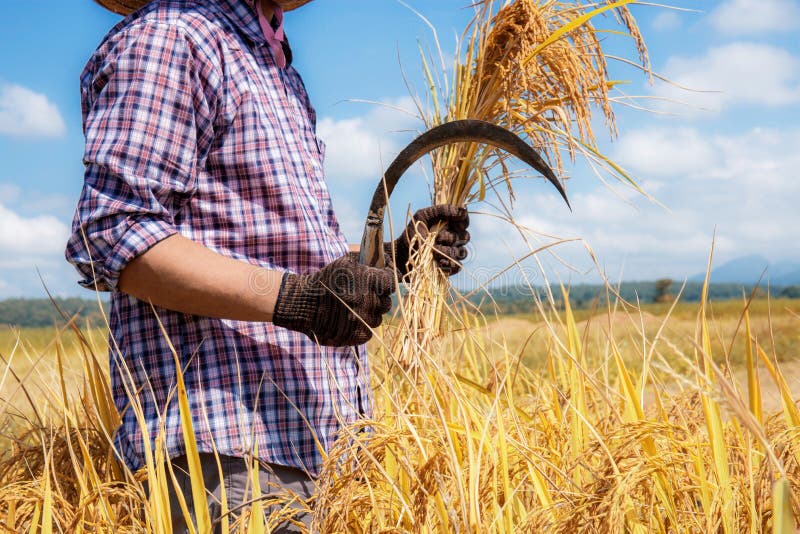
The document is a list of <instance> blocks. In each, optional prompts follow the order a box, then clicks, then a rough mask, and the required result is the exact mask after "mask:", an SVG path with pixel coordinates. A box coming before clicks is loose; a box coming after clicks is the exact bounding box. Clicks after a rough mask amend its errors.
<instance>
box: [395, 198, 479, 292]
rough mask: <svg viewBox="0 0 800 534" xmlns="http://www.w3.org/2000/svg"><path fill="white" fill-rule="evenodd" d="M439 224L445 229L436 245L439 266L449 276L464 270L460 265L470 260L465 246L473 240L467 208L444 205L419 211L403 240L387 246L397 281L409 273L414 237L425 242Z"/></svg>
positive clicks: (439, 235)
mask: <svg viewBox="0 0 800 534" xmlns="http://www.w3.org/2000/svg"><path fill="white" fill-rule="evenodd" d="M439 223H441V224H442V225H443V227H442V228H441V229H440V230H439V233H438V234H436V242H435V243H434V246H433V252H434V259H435V260H436V264H437V265H438V267H439V269H441V270H442V272H443V273H444V274H446V275H447V276H452V275H454V274H456V273H458V272H459V271H460V270H461V263H460V262H462V261H463V260H464V259H465V258H466V257H467V247H466V245H467V243H469V239H470V236H469V232H468V231H467V227H468V226H469V213H468V212H467V209H466V208H459V207H456V206H451V205H449V204H442V205H437V206H430V207H427V208H423V209H421V210H419V211H418V212H416V213H415V214H414V216H413V217H412V218H411V222H409V223H408V226H407V227H406V229H405V231H404V232H403V234H402V235H401V236H400V237H398V238H397V239H395V240H394V241H392V242H390V243H384V246H383V247H384V248H383V250H384V255H385V257H386V263H387V264H388V265H392V266H394V268H395V271H397V276H398V278H400V279H402V278H403V277H404V276H406V275H407V274H408V272H409V268H410V266H409V265H408V260H409V258H410V257H411V252H412V251H411V244H412V243H413V242H414V236H415V235H419V237H420V238H421V239H422V240H425V239H426V238H427V237H428V232H429V230H430V229H431V228H434V227H435V226H436V225H437V224H439Z"/></svg>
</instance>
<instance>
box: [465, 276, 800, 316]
mask: <svg viewBox="0 0 800 534" xmlns="http://www.w3.org/2000/svg"><path fill="white" fill-rule="evenodd" d="M667 281H669V280H668V279H663V280H656V281H650V282H623V283H622V284H620V285H619V286H618V287H617V288H616V291H617V292H618V294H619V296H620V297H622V298H623V299H624V300H626V301H627V302H630V303H640V304H646V303H651V302H661V303H665V304H667V306H668V305H669V304H671V303H672V302H673V301H674V298H675V297H676V296H677V295H678V293H680V300H681V302H700V299H701V297H702V292H703V284H702V282H687V283H686V286H685V287H682V285H681V283H680V282H676V281H672V283H671V284H669V285H667V283H666V282H667ZM568 289H569V296H570V303H571V304H572V307H573V309H576V310H581V309H587V308H592V307H595V306H605V303H606V302H607V301H608V298H607V297H608V296H609V293H608V290H607V289H606V287H605V286H603V285H599V284H596V285H595V284H579V285H574V286H570V287H569V288H568ZM753 289H754V286H752V285H745V284H711V285H709V288H708V300H709V302H719V301H726V300H734V301H736V302H737V305H738V303H740V301H741V299H742V295H743V294H746V295H748V296H749V295H750V294H751V292H752V291H753ZM550 291H551V292H552V294H553V295H559V294H560V291H561V290H560V289H559V287H558V286H551V288H550ZM755 292H756V293H755V297H756V299H766V298H767V296H768V295H770V296H772V297H773V298H787V299H797V298H800V287H798V286H787V287H771V288H767V287H766V286H759V287H758V288H756V289H755ZM534 295H535V296H537V297H538V298H540V299H546V298H547V289H546V288H544V287H538V286H537V287H534V288H532V289H531V288H530V287H527V286H504V287H499V288H492V289H490V290H489V291H488V292H485V291H484V292H481V293H479V294H476V295H473V296H472V297H470V301H471V302H472V303H473V304H475V305H478V306H479V307H481V309H483V310H484V311H490V310H491V311H492V313H493V311H494V306H496V307H497V308H496V309H497V311H498V312H499V313H500V314H502V315H507V314H520V313H533V312H535V310H534V302H533V299H532V298H531V297H532V296H534ZM611 296H612V300H614V298H613V297H614V295H611Z"/></svg>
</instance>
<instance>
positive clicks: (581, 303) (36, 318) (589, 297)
mask: <svg viewBox="0 0 800 534" xmlns="http://www.w3.org/2000/svg"><path fill="white" fill-rule="evenodd" d="M680 288H681V284H680V283H677V282H673V281H672V280H669V279H662V280H656V281H653V282H625V283H623V284H622V285H621V286H620V287H619V288H618V291H619V294H620V295H621V296H622V298H624V299H625V300H627V301H629V302H636V301H637V300H638V301H639V302H642V303H644V302H670V301H671V300H673V299H674V298H675V297H676V296H677V294H678V292H679V290H680ZM568 289H569V298H570V303H571V304H572V306H573V307H574V308H576V309H580V308H587V307H590V306H592V305H601V304H604V303H605V301H606V288H605V287H604V286H601V285H591V284H581V285H575V286H570V287H569V288H568ZM752 289H753V287H752V286H743V285H742V284H711V286H709V289H708V294H709V298H710V299H711V300H729V299H738V298H741V297H742V291H744V292H745V293H746V294H747V295H750V292H751V291H752ZM702 290H703V284H701V283H699V282H689V283H687V284H686V287H685V288H684V289H683V292H682V293H681V300H682V301H684V302H698V301H699V300H700V295H701V293H702ZM533 291H534V292H535V293H538V295H539V297H541V298H546V290H545V288H543V287H534V288H533ZM552 292H553V296H554V297H555V299H556V300H561V289H560V288H559V287H558V286H554V287H552ZM489 293H490V295H491V299H493V300H494V302H496V303H497V306H498V307H499V311H500V312H501V313H508V314H515V313H531V312H532V311H534V307H533V304H532V302H531V299H532V293H531V289H530V288H528V287H525V286H505V287H500V288H494V289H492V290H490V292H489ZM770 294H771V295H772V296H773V297H775V298H792V299H800V286H787V287H773V288H770ZM766 295H767V291H766V288H764V287H760V288H758V289H757V291H756V296H757V297H758V298H763V297H765V296H766ZM612 297H613V296H612ZM491 299H490V298H489V297H488V296H487V295H486V294H485V292H484V293H479V294H475V295H473V296H472V297H471V298H470V301H471V302H472V303H473V304H477V305H489V303H490V302H491ZM55 302H56V304H57V305H58V307H59V308H60V309H61V310H62V311H63V312H64V313H65V314H66V315H67V316H69V317H72V316H74V315H77V317H78V322H79V323H80V324H81V325H82V326H83V325H85V324H86V322H87V321H88V322H89V324H91V325H92V326H102V325H103V324H105V323H104V321H103V317H102V315H101V314H100V310H99V309H98V307H97V301H94V300H88V299H80V298H59V299H55ZM104 305H105V304H104ZM54 324H63V319H62V318H61V316H60V315H59V314H58V312H57V311H56V309H55V307H54V306H53V303H52V302H50V300H48V299H9V300H3V301H0V325H14V326H20V327H24V328H28V327H43V326H53V325H54Z"/></svg>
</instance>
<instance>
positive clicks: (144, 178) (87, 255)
mask: <svg viewBox="0 0 800 534" xmlns="http://www.w3.org/2000/svg"><path fill="white" fill-rule="evenodd" d="M106 47H107V53H106V54H105V55H104V56H103V59H102V60H98V61H97V62H96V63H95V64H94V65H93V67H92V68H89V67H87V70H86V71H84V75H83V79H82V83H81V92H82V95H81V97H82V104H83V112H84V133H85V136H86V149H85V154H84V165H85V174H84V183H83V188H82V191H81V195H80V199H79V201H78V206H77V209H76V211H75V217H74V220H73V224H72V235H71V237H70V239H69V241H68V243H67V247H66V252H65V255H66V258H67V261H69V262H70V263H72V264H73V265H74V266H75V268H76V269H77V270H78V272H79V273H80V274H81V277H82V280H81V281H80V282H79V283H80V284H81V285H83V286H84V287H87V288H90V289H96V290H99V291H113V290H115V289H116V287H117V283H118V280H119V276H120V273H121V272H122V271H123V269H124V268H125V266H126V265H127V264H128V263H129V262H130V261H131V260H133V259H134V258H136V257H137V256H140V255H141V254H143V253H144V252H146V251H147V250H148V249H149V248H151V247H152V246H153V245H155V244H156V243H158V242H160V241H161V240H163V239H165V238H167V237H169V236H171V235H173V234H175V233H177V231H178V230H177V229H176V222H175V221H176V216H177V215H178V213H179V212H180V209H181V207H182V205H183V204H184V203H185V202H186V201H187V200H188V199H189V198H191V195H192V193H193V191H194V188H195V183H196V173H197V155H198V131H199V128H202V127H203V126H204V123H205V122H206V120H207V119H206V117H204V116H203V114H204V112H205V111H207V106H206V104H205V102H204V96H203V95H204V93H203V91H202V89H201V88H200V86H201V81H200V80H199V79H198V75H197V69H196V68H195V66H194V61H193V58H192V54H191V47H190V46H189V44H188V43H187V40H186V38H185V36H184V35H183V32H182V31H181V28H180V27H176V26H173V25H167V24H161V23H154V22H150V23H147V24H142V25H139V26H135V27H132V28H130V29H129V30H128V31H127V32H125V33H124V34H122V35H120V36H119V37H118V39H117V40H116V41H115V42H114V43H107V44H106Z"/></svg>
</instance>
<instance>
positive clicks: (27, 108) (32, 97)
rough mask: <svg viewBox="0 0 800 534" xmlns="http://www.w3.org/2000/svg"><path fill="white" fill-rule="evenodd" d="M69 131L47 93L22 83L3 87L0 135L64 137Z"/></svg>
mask: <svg viewBox="0 0 800 534" xmlns="http://www.w3.org/2000/svg"><path fill="white" fill-rule="evenodd" d="M65 132H66V126H65V125H64V119H63V118H62V117H61V113H60V112H59V110H58V107H57V106H56V105H55V104H53V103H52V102H50V100H48V98H47V96H45V95H43V94H39V93H36V92H34V91H31V90H30V89H27V88H25V87H22V86H19V85H4V86H0V135H12V136H21V137H29V136H30V137H60V136H62V135H64V133H65Z"/></svg>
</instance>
